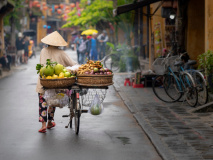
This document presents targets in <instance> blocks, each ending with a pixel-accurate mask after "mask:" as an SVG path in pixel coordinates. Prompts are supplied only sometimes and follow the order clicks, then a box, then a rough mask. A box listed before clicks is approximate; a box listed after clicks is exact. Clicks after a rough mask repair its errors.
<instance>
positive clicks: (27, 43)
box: [24, 36, 30, 64]
mask: <svg viewBox="0 0 213 160" xmlns="http://www.w3.org/2000/svg"><path fill="white" fill-rule="evenodd" d="M29 45H30V42H29V39H28V37H27V36H25V37H24V63H25V64H27V62H28V55H29Z"/></svg>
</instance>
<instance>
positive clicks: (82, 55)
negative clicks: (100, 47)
mask: <svg viewBox="0 0 213 160" xmlns="http://www.w3.org/2000/svg"><path fill="white" fill-rule="evenodd" d="M82 37H83V39H82V41H81V44H80V46H79V48H78V50H79V64H84V63H85V62H86V61H85V59H86V58H88V56H89V51H90V47H89V40H87V36H86V35H85V34H84V35H82Z"/></svg>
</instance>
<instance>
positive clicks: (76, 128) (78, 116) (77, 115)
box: [75, 110, 80, 134]
mask: <svg viewBox="0 0 213 160" xmlns="http://www.w3.org/2000/svg"><path fill="white" fill-rule="evenodd" d="M79 127H80V111H79V110H75V134H78V133H79Z"/></svg>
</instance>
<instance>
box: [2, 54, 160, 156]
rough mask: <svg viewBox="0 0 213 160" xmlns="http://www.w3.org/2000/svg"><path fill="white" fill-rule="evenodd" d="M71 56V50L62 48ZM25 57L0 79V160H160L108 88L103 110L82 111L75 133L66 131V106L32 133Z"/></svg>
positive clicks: (32, 78) (33, 106) (34, 101)
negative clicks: (45, 129) (47, 127)
mask: <svg viewBox="0 0 213 160" xmlns="http://www.w3.org/2000/svg"><path fill="white" fill-rule="evenodd" d="M68 53H69V55H70V56H72V57H73V58H74V59H76V55H75V53H73V52H70V51H69V52H68ZM37 63H39V56H37V58H36V59H31V60H29V64H28V65H26V66H23V67H24V68H25V69H23V70H19V71H17V72H16V73H14V74H13V75H11V76H9V77H6V78H3V79H1V80H0V135H1V136H0V160H24V159H29V160H39V159H45V160H58V159H61V160H66V159H72V160H84V159H88V160H114V159H115V160H139V159H141V160H160V159H161V158H160V157H159V155H158V153H157V152H156V150H155V148H154V147H153V145H152V144H151V143H150V141H149V139H148V138H147V136H146V135H145V133H144V132H143V130H142V129H141V128H140V127H139V125H138V124H137V122H136V121H135V119H134V118H133V116H132V114H131V113H130V112H129V110H128V109H127V108H126V106H125V105H124V104H123V101H122V100H121V98H120V97H119V96H118V94H117V92H115V90H114V88H113V87H112V86H111V87H110V89H109V90H108V92H107V98H106V99H105V101H104V107H105V110H104V113H103V114H102V115H99V116H92V115H90V114H83V115H82V117H81V126H80V133H79V135H78V136H76V135H75V134H74V130H73V129H69V128H68V129H66V128H65V127H64V126H65V125H67V122H68V119H67V118H62V117H61V116H62V115H63V114H66V113H67V112H68V108H63V109H59V108H57V110H56V115H55V121H56V127H55V128H54V129H52V130H48V132H47V133H46V134H41V133H38V129H39V128H40V127H41V124H40V123H39V122H38V96H37V93H36V92H35V88H36V82H37V75H36V70H35V66H36V64H37Z"/></svg>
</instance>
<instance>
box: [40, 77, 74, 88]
mask: <svg viewBox="0 0 213 160" xmlns="http://www.w3.org/2000/svg"><path fill="white" fill-rule="evenodd" d="M75 80H76V78H75V77H71V78H60V79H44V78H40V82H41V85H42V86H43V87H45V88H48V89H56V88H66V87H70V86H72V85H73V84H74V83H75Z"/></svg>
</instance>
